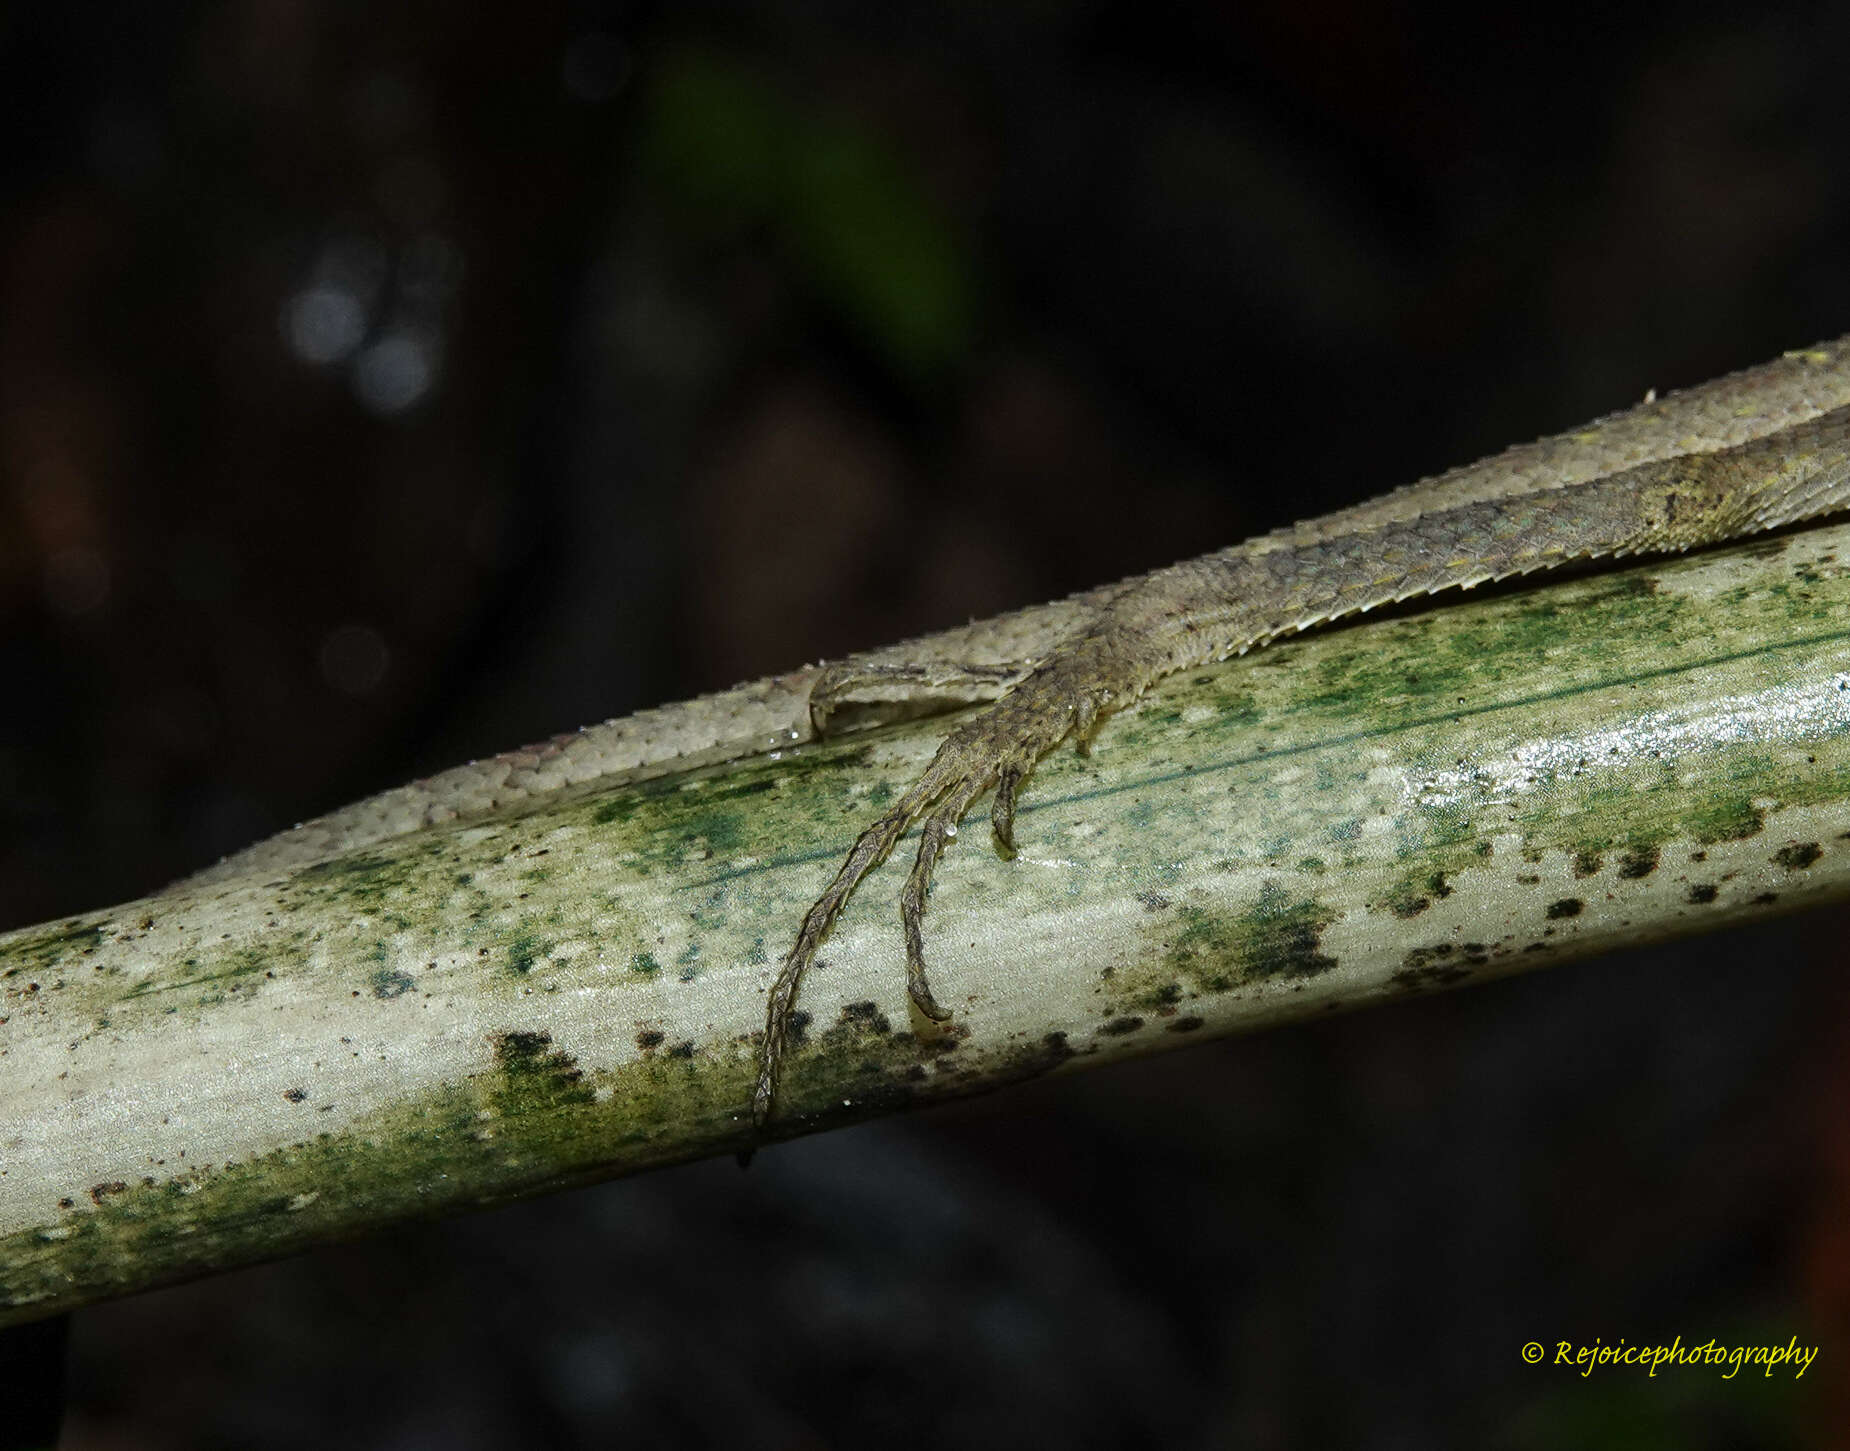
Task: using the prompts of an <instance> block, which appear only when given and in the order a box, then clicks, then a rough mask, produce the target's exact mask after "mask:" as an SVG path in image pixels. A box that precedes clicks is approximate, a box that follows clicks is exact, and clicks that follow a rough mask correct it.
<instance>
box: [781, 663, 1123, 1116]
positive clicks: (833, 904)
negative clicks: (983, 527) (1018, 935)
mask: <svg viewBox="0 0 1850 1451" xmlns="http://www.w3.org/2000/svg"><path fill="white" fill-rule="evenodd" d="M1142 684H1143V681H1142V679H1141V678H1140V676H1139V673H1138V672H1137V671H1136V669H1135V667H1134V666H1133V665H1131V664H1130V663H1129V662H1127V661H1125V660H1123V659H1121V658H1120V657H1119V655H1118V653H1117V652H1115V651H1113V650H1112V649H1111V648H1110V642H1109V640H1108V639H1104V638H1101V637H1098V636H1092V637H1088V638H1087V639H1085V640H1082V641H1080V642H1079V643H1078V644H1077V645H1076V646H1074V647H1073V648H1071V649H1069V650H1067V651H1065V652H1062V653H1061V654H1058V655H1055V656H1054V657H1053V658H1052V659H1050V660H1048V661H1047V662H1046V663H1045V664H1043V665H1042V666H1041V667H1040V668H1039V669H1037V670H1035V671H1034V672H1033V674H1031V675H1029V676H1028V677H1027V678H1026V679H1025V680H1023V681H1022V682H1021V684H1020V685H1018V686H1017V687H1016V689H1015V690H1014V691H1012V692H1011V693H1010V694H1008V695H1007V696H1005V697H1003V699H1001V700H1000V701H998V702H997V703H996V704H995V705H993V706H991V707H990V708H989V709H988V710H986V711H984V712H983V713H982V714H981V715H979V716H977V717H976V718H975V719H973V720H969V721H966V722H965V723H964V724H963V725H961V726H959V727H958V728H957V729H956V730H955V731H953V732H952V733H951V734H950V736H949V737H948V738H947V739H946V740H945V742H944V744H943V745H941V746H940V747H938V753H937V754H936V755H935V756H933V757H932V760H931V764H930V765H929V766H927V767H926V768H925V773H924V775H922V776H921V777H920V778H919V780H918V781H917V783H916V784H914V785H913V787H912V789H911V790H909V791H907V792H906V794H905V795H904V796H902V797H901V798H900V799H899V800H898V801H897V802H895V803H894V805H893V806H892V807H891V808H890V809H889V810H888V811H886V812H885V814H883V815H882V816H881V817H880V818H879V819H878V820H877V821H875V822H874V823H873V824H872V825H871V826H869V827H868V828H867V829H866V830H865V831H863V832H862V833H861V835H860V836H859V837H858V838H857V839H856V840H855V843H854V845H853V847H851V848H850V849H849V852H848V857H847V860H846V861H844V862H843V863H842V865H841V869H840V870H839V871H838V872H836V874H835V879H834V880H833V881H832V882H830V883H829V885H828V889H827V890H826V891H824V892H823V894H822V895H821V897H819V898H817V900H816V903H815V905H814V906H812V907H811V908H810V909H809V911H808V913H807V914H806V915H805V916H804V918H803V926H802V928H801V929H800V930H799V931H798V933H797V940H796V942H795V944H794V945H793V946H792V947H791V949H790V955H789V956H788V957H786V958H785V959H784V965H783V968H782V970H781V971H779V973H778V974H777V980H776V981H775V982H774V983H772V985H771V992H770V998H769V1001H768V1002H767V1004H766V1008H765V1028H764V1045H763V1049H762V1052H761V1056H760V1058H759V1068H758V1083H757V1087H756V1089H755V1090H754V1091H753V1094H752V1120H753V1122H754V1123H755V1124H757V1125H758V1126H759V1127H763V1125H764V1124H765V1122H766V1120H767V1119H769V1117H770V1113H771V1103H772V1099H773V1097H774V1095H775V1093H776V1089H777V1072H778V1068H779V1066H780V1064H781V1062H782V1059H783V1055H784V1051H785V1048H786V1047H787V1045H788V1041H789V1024H790V1013H791V1009H792V1008H793V1006H794V1005H795V1002H796V995H797V987H798V984H799V983H800V981H801V980H802V976H803V972H804V970H805V969H806V968H807V967H808V966H809V964H810V963H811V962H812V961H813V960H814V959H815V956H816V951H817V949H818V948H819V947H820V946H821V944H822V939H823V937H824V936H825V935H826V934H827V933H828V930H829V928H830V927H831V926H832V925H833V924H834V921H835V918H836V916H837V915H838V914H839V913H840V912H841V909H842V906H843V904H844V903H846V901H847V900H848V897H849V895H850V894H851V893H852V892H853V891H854V889H855V888H856V887H857V886H858V885H860V882H861V879H862V878H864V877H865V876H866V875H867V874H868V873H869V872H871V871H872V870H873V869H874V868H875V867H877V866H878V865H879V864H880V863H881V862H882V861H884V860H885V859H886V857H887V854H888V853H889V852H891V851H892V850H893V847H894V845H895V844H896V843H897V842H898V841H899V839H900V837H901V836H903V835H904V834H905V832H906V829H907V828H908V827H909V826H910V825H911V824H912V823H913V821H914V820H917V819H918V818H920V817H923V818H924V826H923V829H922V833H921V836H920V841H919V853H918V857H917V858H916V860H915V861H914V862H913V865H912V871H911V872H910V874H909V875H908V876H907V878H906V886H905V890H904V892H903V893H902V894H901V897H900V914H901V918H902V921H903V923H904V927H905V939H906V988H907V991H908V992H909V993H910V994H911V997H912V1001H913V1003H914V1004H916V1005H917V1007H918V1009H919V1011H920V1012H922V1013H924V1014H925V1015H926V1016H927V1017H928V1018H931V1019H933V1020H935V1021H938V1022H943V1021H944V1020H945V1019H947V1018H949V1017H950V1016H951V1014H950V1011H949V1010H948V1009H946V1008H944V1007H942V1006H941V1005H940V1004H939V1003H938V1001H937V999H936V998H935V997H933V996H932V991H931V986H930V983H929V982H928V981H927V979H926V975H925V941H924V931H923V920H924V916H925V898H926V894H927V892H928V891H929V889H930V885H931V874H932V870H933V869H934V868H935V867H936V866H937V864H938V858H939V857H941V856H942V855H943V854H944V848H945V846H946V844H947V843H948V842H949V841H950V839H951V838H952V837H954V836H956V835H957V823H958V822H959V821H960V820H962V819H963V816H964V813H965V812H967V811H968V810H969V809H970V806H971V804H972V803H973V802H974V801H975V800H976V799H977V797H979V796H981V795H982V794H983V792H985V791H987V790H988V789H989V788H990V787H991V786H994V787H995V788H996V801H995V808H994V812H993V815H992V817H991V821H992V823H993V825H994V829H995V835H996V842H997V844H998V846H999V847H1001V849H1002V850H1003V851H1004V852H1005V853H1006V854H1010V855H1012V854H1013V852H1014V845H1015V842H1014V833H1015V798H1016V796H1017V795H1018V794H1019V792H1020V790H1021V787H1022V784H1023V782H1025V781H1026V780H1027V777H1028V775H1029V773H1030V772H1031V771H1032V770H1033V769H1034V764H1035V762H1036V761H1038V760H1039V759H1040V758H1041V757H1042V756H1043V755H1045V754H1046V753H1047V752H1048V751H1049V750H1051V749H1052V748H1053V747H1054V746H1056V745H1058V744H1059V743H1060V741H1062V740H1063V739H1065V737H1067V736H1068V735H1070V734H1073V733H1075V732H1077V733H1078V734H1079V736H1080V737H1081V739H1082V740H1083V739H1084V738H1085V737H1087V736H1088V735H1089V734H1090V733H1091V731H1092V730H1093V728H1094V727H1095V726H1096V724H1097V723H1098V720H1099V718H1100V716H1101V715H1102V714H1103V713H1105V712H1106V711H1109V710H1112V709H1115V708H1116V707H1117V706H1119V705H1122V704H1124V703H1125V702H1126V701H1128V700H1129V699H1130V698H1131V697H1132V696H1134V695H1135V694H1136V693H1137V691H1138V690H1139V689H1141V687H1142Z"/></svg>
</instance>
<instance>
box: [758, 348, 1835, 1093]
mask: <svg viewBox="0 0 1850 1451" xmlns="http://www.w3.org/2000/svg"><path fill="white" fill-rule="evenodd" d="M1846 506H1850V339H1840V340H1838V341H1837V342H1835V343H1829V344H1825V345H1822V346H1820V347H1817V348H1811V349H1807V350H1805V351H1803V352H1798V353H1789V354H1787V355H1786V356H1785V357H1783V358H1781V359H1779V360H1778V361H1776V362H1773V363H1769V364H1767V365H1765V366H1764V367H1761V368H1755V369H1751V370H1749V371H1747V372H1743V373H1737V374H1735V375H1733V376H1732V377H1728V378H1722V379H1719V380H1717V381H1716V382H1713V383H1708V384H1704V385H1703V386H1702V387H1700V388H1692V389H1690V390H1688V391H1687V392H1684V393H1679V394H1672V395H1671V396H1669V397H1667V398H1664V399H1661V400H1660V399H1655V398H1653V399H1650V400H1648V401H1647V402H1645V403H1643V404H1641V405H1640V406H1639V407H1637V408H1634V409H1631V410H1630V411H1628V412H1625V413H1617V414H1613V415H1611V416H1610V417H1607V418H1605V419H1602V420H1600V421H1598V422H1596V423H1593V424H1590V425H1588V426H1587V427H1586V428H1583V429H1579V430H1576V431H1574V432H1572V433H1565V434H1561V435H1558V436H1557V437H1554V438H1547V439H1543V440H1541V441H1539V442H1537V443H1532V444H1526V445H1523V446H1521V447H1517V448H1512V449H1510V450H1508V451H1507V452H1505V453H1502V454H1499V455H1497V456H1496V457H1494V458H1491V459H1486V460H1484V461H1483V462H1481V463H1477V464H1472V465H1470V466H1468V467H1466V468H1462V469H1454V470H1452V471H1451V472H1450V473H1446V474H1441V475H1439V476H1437V477H1435V478H1430V479H1426V480H1423V481H1421V482H1420V483H1417V484H1413V485H1411V486H1409V487H1407V488H1403V489H1400V490H1397V491H1396V492H1394V493H1392V494H1388V495H1385V496H1384V497H1382V498H1380V499H1376V500H1373V501H1371V502H1369V503H1365V504H1361V505H1358V506H1356V507H1355V508H1353V509H1346V510H1342V511H1340V512H1338V513H1335V514H1329V515H1326V516H1324V517H1323V518H1321V519H1314V520H1310V521H1308V522H1306V523H1302V524H1297V525H1294V526H1292V527H1291V528H1288V529H1281V530H1279V531H1277V532H1276V533H1273V534H1268V535H1264V536H1262V537H1260V538H1258V539H1254V540H1249V541H1248V542H1246V543H1244V544H1237V545H1235V546H1234V547H1233V548H1231V549H1224V550H1222V551H1220V552H1219V553H1217V554H1209V555H1204V556H1203V557H1202V558H1200V559H1195V560H1190V561H1188V562H1186V563H1183V564H1178V565H1175V566H1173V567H1171V568H1169V569H1161V570H1157V571H1155V572H1154V573H1151V574H1146V575H1142V576H1140V577H1138V578H1136V579H1131V580H1127V581H1125V583H1124V584H1123V585H1121V586H1119V587H1118V589H1117V590H1116V592H1115V593H1113V594H1111V595H1110V596H1109V597H1108V598H1107V599H1106V600H1105V602H1104V603H1103V604H1102V605H1101V607H1100V609H1099V611H1098V614H1097V616H1096V618H1095V619H1094V620H1093V622H1092V623H1091V625H1090V627H1089V628H1087V629H1085V630H1082V631H1078V632H1075V634H1073V635H1072V636H1071V637H1069V638H1068V639H1066V640H1063V641H1061V642H1060V643H1059V644H1058V645H1056V646H1055V647H1054V649H1053V650H1052V651H1050V652H1049V654H1048V655H1047V656H1046V658H1045V659H1044V660H1042V661H1041V662H1039V664H1038V665H1037V666H1036V667H1035V668H1034V669H1033V670H1032V671H1031V672H1029V673H1027V674H1026V675H1025V676H1024V678H1022V680H1021V681H1020V683H1019V684H1017V685H1015V686H1014V688H1013V689H1012V690H1010V691H1009V693H1008V694H1007V695H1005V696H1004V697H1003V698H1002V699H1001V700H999V701H998V702H997V703H996V704H995V705H993V706H991V707H990V708H989V709H988V710H986V711H985V712H983V714H981V715H979V716H977V717H975V718H974V719H972V720H970V721H967V722H965V723H964V724H963V725H961V726H959V727H958V728H957V729H956V730H955V731H954V732H952V734H951V736H950V737H949V738H948V739H947V740H946V741H945V742H944V744H943V745H942V746H941V747H939V749H938V753H937V755H936V756H935V757H934V758H933V759H932V762H931V764H930V765H929V766H928V767H927V768H926V770H925V774H924V775H923V776H921V777H920V778H919V780H918V782H917V784H916V785H914V786H913V787H912V789H911V790H910V791H908V792H907V793H906V794H905V795H904V796H903V797H902V798H901V799H900V800H899V801H898V802H897V803H896V804H895V805H894V806H893V807H892V808H891V809H890V810H889V811H887V812H886V813H885V814H884V815H883V816H881V817H880V818H879V820H877V821H875V822H874V823H873V824H872V825H871V826H869V827H868V828H867V829H866V831H864V832H862V834H861V836H860V838H859V839H858V840H857V841H856V842H855V844H854V846H853V848H852V849H851V850H850V851H849V853H848V859H847V860H846V861H845V862H844V863H843V864H842V867H841V869H840V871H838V872H837V873H836V875H835V879H834V881H832V882H831V883H830V884H829V887H828V889H827V890H826V891H825V892H824V893H823V894H822V896H821V897H820V898H819V899H818V900H817V902H816V904H815V905H814V906H813V907H811V908H810V910H809V912H808V914H807V915H806V916H805V917H804V919H803V925H802V927H801V929H800V930H799V931H798V933H797V939H796V943H795V944H794V945H793V946H792V947H791V949H790V953H789V955H788V956H787V957H786V958H785V959H784V965H783V968H782V970H781V971H780V972H779V973H778V975H777V979H776V981H775V982H774V983H773V984H772V987H771V993H770V1000H769V1004H768V1006H767V1010H766V1017H765V1032H764V1043H763V1048H762V1050H761V1055H760V1060H759V1073H758V1082H757V1087H756V1089H755V1090H754V1092H753V1095H752V1116H753V1119H754V1121H755V1122H756V1123H757V1124H758V1125H759V1126H760V1127H762V1126H763V1125H764V1124H765V1123H766V1121H767V1120H768V1119H769V1118H770V1114H771V1109H772V1105H773V1103H774V1101H775V1097H776V1091H777V1077H778V1072H779V1069H780V1067H781V1065H782V1061H783V1058H784V1055H785V1052H786V1050H787V1047H788V1041H789V1027H790V1018H791V1013H792V1012H793V1010H794V1007H795V1003H796V995H797V987H798V985H799V983H800V982H801V980H802V977H803V973H804V971H805V969H807V968H808V966H809V964H810V963H811V962H812V961H813V960H814V959H815V956H816V951H817V949H818V948H819V947H820V946H821V943H822V941H823V938H824V937H825V936H826V935H827V934H828V930H829V928H830V926H831V925H832V924H833V923H834V921H835V918H836V915H837V914H838V913H839V912H840V911H841V908H842V905H843V903H845V902H846V901H847V900H848V897H849V896H850V894H851V893H852V892H853V891H854V889H855V887H856V886H857V885H858V884H859V883H860V881H861V879H862V878H863V877H865V876H866V875H867V874H868V873H869V872H870V871H872V870H873V869H874V868H875V867H876V866H878V865H879V864H880V862H881V861H882V860H883V859H884V858H885V857H886V855H887V853H888V852H890V851H891V850H892V849H893V846H894V844H895V843H896V842H897V841H898V840H899V838H900V837H901V836H902V835H904V833H905V831H906V829H907V828H908V827H909V826H910V825H911V824H912V822H913V821H914V820H916V819H918V818H920V817H923V826H922V828H921V832H920V841H919V851H918V857H917V859H916V860H915V862H914V864H913V867H912V871H911V873H910V874H909V875H908V877H907V879H906V887H905V891H904V892H903V894H902V895H901V899H900V914H901V919H902V921H903V924H904V929H905V939H906V980H907V986H908V989H909V990H910V992H911V995H912V1000H913V1002H914V1003H915V1004H917V1005H918V1007H919V1009H920V1011H922V1012H923V1013H925V1014H926V1016H928V1017H931V1018H934V1019H938V1020H943V1019H945V1018H947V1017H949V1016H950V1014H949V1013H948V1012H946V1011H945V1010H944V1009H943V1008H942V1007H940V1006H939V1005H938V1003H937V1001H936V1000H935V999H934V998H933V997H932V993H931V988H930V986H929V985H928V982H927V979H926V972H925V952H924V934H923V930H922V919H923V917H924V912H925V896H926V890H927V887H928V886H929V884H930V881H931V874H932V870H933V868H934V867H935V866H936V865H937V861H938V858H939V857H940V856H941V855H942V854H943V851H944V847H945V844H946V842H947V841H948V840H949V838H951V837H952V836H954V835H956V829H957V823H958V821H959V820H961V819H962V817H963V815H964V813H965V812H966V811H968V810H969V809H970V806H971V804H972V803H973V802H974V801H975V800H976V799H977V798H978V797H980V796H981V795H982V794H983V793H984V792H985V791H987V790H989V789H991V788H992V787H993V788H994V789H995V792H996V800H995V806H994V809H993V812H992V818H991V819H992V821H993V823H994V829H995V835H996V840H997V843H998V845H999V846H1000V847H1001V848H1002V849H1003V850H1004V851H1005V852H1009V853H1012V852H1013V850H1014V841H1013V834H1014V819H1015V798H1016V794H1017V793H1018V792H1019V791H1020V789H1021V786H1022V782H1023V781H1024V780H1025V779H1026V777H1027V775H1028V773H1029V772H1030V771H1032V770H1033V768H1034V763H1035V762H1036V761H1038V760H1039V759H1040V758H1041V756H1043V755H1045V754H1046V753H1047V752H1048V751H1049V750H1051V749H1052V748H1053V747H1054V746H1056V745H1058V744H1059V743H1060V742H1061V741H1062V740H1064V739H1065V738H1066V737H1067V736H1068V735H1076V736H1077V737H1078V738H1079V739H1080V741H1081V743H1082V745H1083V743H1084V742H1085V741H1086V740H1087V739H1088V738H1089V737H1090V735H1091V733H1092V732H1093V731H1094V730H1095V729H1096V728H1097V726H1098V723H1099V721H1100V720H1101V719H1102V718H1103V717H1104V716H1106V715H1107V714H1109V713H1110V712H1112V711H1115V710H1119V709H1121V708H1122V707H1124V706H1125V705H1127V704H1129V703H1130V702H1131V701H1133V700H1135V699H1136V698H1137V697H1138V696H1139V695H1141V694H1142V693H1143V692H1144V691H1145V690H1147V689H1148V688H1149V687H1150V685H1151V684H1153V683H1154V682H1155V681H1157V680H1160V679H1161V678H1162V677H1163V676H1165V675H1168V674H1170V673H1171V672H1173V671H1176V670H1183V669H1187V668H1189V667H1190V666H1196V665H1201V664H1204V663H1206V662H1209V661H1218V660H1226V659H1229V658H1231V657H1232V656H1234V655H1243V654H1245V653H1246V652H1247V651H1248V650H1251V649H1253V648H1254V647H1256V646H1259V645H1263V644H1265V643H1266V642H1267V641H1269V640H1274V639H1277V638H1278V637H1279V636H1280V635H1285V634H1290V633H1293V632H1295V631H1299V630H1306V629H1309V628H1311V627H1312V626H1314V625H1318V624H1322V623H1325V622H1328V621H1331V620H1337V619H1341V618H1342V617H1344V616H1346V615H1353V614H1357V613H1360V612H1362V611H1364V610H1370V609H1374V608H1376V607H1378V606H1381V605H1387V604H1392V603H1395V602H1396V601H1399V600H1404V599H1408V598H1411V597H1413V596H1415V595H1423V594H1432V593H1436V592H1437V591H1440V590H1445V589H1455V588H1462V589H1469V588H1470V587H1472V586H1473V585H1477V584H1483V583H1485V582H1486V581H1490V580H1498V579H1507V578H1509V577H1511V576H1513V575H1519V574H1527V573H1529V572H1531V571H1534V570H1542V569H1552V568H1555V567H1557V566H1559V565H1562V564H1566V563H1569V562H1570V561H1573V560H1583V559H1597V558H1618V557H1621V556H1624V555H1628V554H1646V553H1663V552H1670V551H1678V550H1685V549H1689V548H1692V547H1694V546H1697V545H1703V544H1714V543H1719V542H1721V541H1722V540H1726V539H1734V538H1738V537H1740V536H1742V535H1746V534H1752V533H1755V532H1757V531H1760V530H1764V529H1772V528H1777V527H1778V526H1780V525H1782V524H1790V523H1794V522H1796V521H1798V520H1801V519H1809V518H1814V517H1817V516H1819V515H1823V514H1828V513H1832V512H1834V511H1836V510H1839V509H1843V508H1845V507H1846ZM860 679H861V677H860V676H858V675H856V674H855V673H854V672H853V671H851V670H850V671H843V672H839V673H837V674H836V675H834V676H832V677H831V678H830V679H829V680H827V681H824V682H819V686H818V690H819V692H821V691H823V690H828V691H842V692H847V691H852V690H853V689H854V688H855V687H856V685H857V684H858V683H859V682H860Z"/></svg>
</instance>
